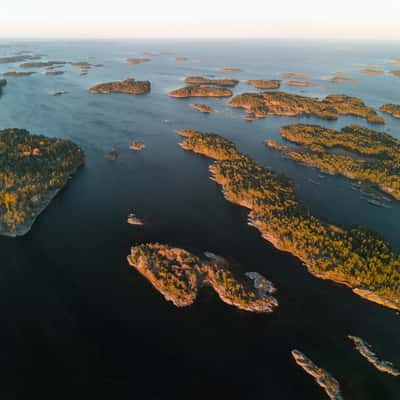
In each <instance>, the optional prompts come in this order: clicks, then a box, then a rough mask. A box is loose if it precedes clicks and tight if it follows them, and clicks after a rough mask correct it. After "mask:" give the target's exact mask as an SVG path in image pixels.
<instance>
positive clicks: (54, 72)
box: [45, 71, 64, 76]
mask: <svg viewBox="0 0 400 400" xmlns="http://www.w3.org/2000/svg"><path fill="white" fill-rule="evenodd" d="M45 75H46V76H60V75H64V71H46V72H45Z"/></svg>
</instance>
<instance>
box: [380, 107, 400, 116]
mask: <svg viewBox="0 0 400 400" xmlns="http://www.w3.org/2000/svg"><path fill="white" fill-rule="evenodd" d="M379 109H380V110H381V111H382V112H384V113H386V114H390V115H391V116H392V117H393V118H400V105H398V104H384V105H383V106H381V107H380V108H379Z"/></svg>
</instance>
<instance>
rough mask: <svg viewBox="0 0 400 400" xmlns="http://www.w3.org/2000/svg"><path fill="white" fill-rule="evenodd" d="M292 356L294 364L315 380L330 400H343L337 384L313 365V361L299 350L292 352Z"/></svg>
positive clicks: (323, 371)
mask: <svg viewBox="0 0 400 400" xmlns="http://www.w3.org/2000/svg"><path fill="white" fill-rule="evenodd" d="M292 356H293V358H294V360H295V361H296V364H297V365H299V366H300V367H301V368H303V369H304V371H306V372H307V374H309V375H311V376H312V377H313V378H314V379H315V381H316V382H317V383H318V385H319V386H321V387H322V388H323V389H324V390H325V393H326V394H327V395H328V397H329V398H330V399H331V400H343V396H342V394H341V392H340V385H339V382H338V381H337V380H336V379H335V378H334V377H333V376H332V375H331V374H330V373H329V372H327V371H325V370H323V369H322V368H320V367H319V366H318V365H316V364H314V362H313V361H311V360H310V359H309V358H308V357H307V356H306V355H305V354H303V353H302V352H300V351H299V350H292Z"/></svg>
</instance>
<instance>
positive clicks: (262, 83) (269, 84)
mask: <svg viewBox="0 0 400 400" xmlns="http://www.w3.org/2000/svg"><path fill="white" fill-rule="evenodd" d="M246 83H247V84H248V85H251V86H254V87H255V88H257V89H264V90H267V89H279V88H280V87H281V81H280V80H277V79H270V80H263V79H250V80H248V81H246Z"/></svg>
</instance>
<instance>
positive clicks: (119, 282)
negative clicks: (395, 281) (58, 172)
mask: <svg viewBox="0 0 400 400" xmlns="http://www.w3.org/2000/svg"><path fill="white" fill-rule="evenodd" d="M0 43H10V44H11V47H10V48H8V49H7V48H0V56H1V55H8V54H10V53H13V52H15V51H20V50H30V51H34V52H37V53H41V54H45V55H46V58H45V59H50V60H52V59H53V60H54V59H59V60H67V61H80V60H86V61H89V62H92V63H102V64H104V67H103V68H94V69H92V70H90V72H89V74H88V76H80V75H79V69H77V68H74V67H72V66H66V67H65V68H63V70H65V71H66V73H65V75H63V76H57V77H51V76H45V75H44V74H42V73H41V72H40V71H38V73H36V74H35V75H33V76H31V77H27V78H8V85H7V87H6V88H5V89H4V92H3V96H2V97H1V98H0V128H8V127H17V128H26V129H28V130H30V131H31V132H34V133H40V134H45V135H48V136H57V137H62V138H68V139H72V140H74V141H75V142H76V143H78V144H79V145H80V146H81V147H82V148H83V149H84V151H85V153H86V165H85V166H84V167H83V168H82V169H81V170H80V171H79V172H78V173H77V175H76V176H75V177H74V179H73V180H71V182H70V184H69V185H68V187H67V188H66V189H65V190H63V191H62V192H61V193H60V194H59V195H58V196H57V198H56V199H55V200H54V201H53V202H52V203H51V205H50V206H49V207H48V209H47V210H46V211H45V212H44V213H43V214H42V215H41V216H40V217H39V219H38V220H37V222H36V223H35V225H34V227H33V229H32V231H31V232H30V233H29V234H28V235H26V236H24V237H21V238H17V239H10V238H5V237H1V238H0V254H1V267H0V381H1V385H0V394H1V399H2V400H3V399H4V400H5V399H7V400H8V399H24V400H25V399H71V398H73V399H81V398H82V399H95V398H107V399H139V400H142V399H143V400H150V399H154V400H167V399H168V400H170V399H171V400H180V399H206V398H207V399H231V400H233V399H255V398H258V399H274V400H289V399H290V400H292V399H294V398H296V399H304V400H320V399H321V398H325V397H324V396H325V394H324V393H323V391H322V390H321V389H320V388H319V387H318V386H317V384H316V383H315V382H314V381H313V379H312V378H311V377H310V376H308V375H307V374H305V372H304V371H302V370H301V369H300V368H299V367H298V366H297V365H296V364H295V363H294V361H293V359H292V358H291V355H290V351H291V350H292V349H294V348H298V349H299V350H301V351H303V352H304V353H306V354H307V355H308V356H309V357H310V358H312V359H313V360H314V361H315V362H316V363H317V364H319V365H320V366H322V367H323V368H325V369H326V370H328V371H330V372H331V373H332V375H334V376H335V377H336V378H337V379H338V380H339V381H340V383H341V387H342V391H343V395H344V398H345V399H346V400H348V399H350V400H375V399H376V400H389V399H390V400H398V399H400V383H399V379H398V378H397V379H396V378H394V377H392V376H389V375H385V374H383V373H380V372H378V371H377V370H375V369H374V368H373V367H372V366H371V365H370V364H368V363H367V362H366V361H365V360H364V359H363V358H361V356H360V355H359V354H358V353H356V352H355V351H353V349H352V343H351V342H350V341H349V340H348V339H347V337H346V336H347V334H353V335H357V336H361V337H363V338H364V339H366V340H367V341H368V342H370V343H371V344H372V345H373V347H374V349H375V350H376V351H377V353H378V354H379V355H381V356H382V357H383V358H384V359H388V360H391V361H393V362H394V363H395V364H397V365H398V366H400V335H399V334H400V320H399V316H398V315H396V313H395V312H394V311H391V310H389V309H386V308H383V307H380V306H378V305H376V304H373V303H370V302H368V301H366V300H363V299H361V298H359V297H357V296H355V295H353V294H352V292H351V291H350V290H349V289H347V288H345V287H342V286H339V285H337V284H334V283H331V282H326V281H322V280H319V279H316V278H314V277H312V276H311V275H310V274H308V273H307V271H306V270H305V268H304V267H302V266H301V264H300V262H299V261H298V260H297V259H296V258H294V257H293V256H291V255H290V254H286V253H282V252H280V251H277V250H275V249H274V248H273V247H272V246H271V245H270V244H269V243H268V242H266V241H264V240H262V239H261V238H260V236H259V233H258V232H257V231H256V230H255V229H254V228H251V227H249V226H247V224H246V215H247V212H246V211H245V210H244V209H243V208H241V207H239V206H235V205H232V204H230V203H228V202H226V201H225V200H224V198H223V197H222V195H221V192H220V189H219V187H218V186H217V185H216V184H215V183H213V182H212V181H210V180H209V174H208V166H209V164H210V162H209V160H207V159H205V158H202V157H199V156H196V155H194V154H192V153H186V152H184V151H182V150H181V149H180V147H179V146H178V142H179V138H178V137H177V135H176V134H175V130H176V129H182V128H194V129H198V130H203V131H212V132H216V133H219V134H220V135H222V136H224V137H227V138H229V139H231V140H233V141H234V142H235V143H236V144H237V146H238V148H239V149H240V150H241V151H243V152H245V153H247V154H249V155H251V156H252V157H253V158H254V159H256V160H257V161H258V162H259V163H261V164H263V165H267V166H271V167H272V168H273V169H274V170H276V171H279V172H283V173H286V174H288V175H289V176H291V177H292V178H293V179H294V180H295V182H296V187H297V190H298V194H299V196H300V198H301V199H302V200H303V201H304V203H305V204H306V205H307V207H308V208H309V209H310V210H311V211H312V212H313V213H314V214H315V215H317V216H318V217H320V218H321V219H323V220H324V221H327V222H331V223H335V224H340V225H344V226H351V225H357V224H358V225H363V226H365V227H368V228H371V229H373V230H376V231H378V232H380V233H381V234H383V235H384V236H385V238H386V239H387V240H389V241H390V242H391V243H392V244H393V246H394V247H395V248H396V249H397V250H398V251H400V203H395V204H393V206H392V208H390V209H385V208H375V207H372V206H371V205H369V204H368V203H367V202H366V201H365V200H363V199H361V198H360V193H358V192H355V191H353V190H351V186H350V182H349V181H348V180H346V179H344V178H340V177H326V178H324V179H320V178H319V177H318V172H317V171H315V170H313V169H309V168H306V167H302V166H299V165H297V164H295V163H293V162H292V161H289V160H285V159H284V158H282V157H281V155H280V154H279V153H278V152H275V151H273V150H269V149H267V148H266V147H265V146H264V145H263V141H264V140H265V139H268V138H273V139H279V127H280V126H282V125H286V124H289V123H293V122H305V123H318V124H323V125H325V126H329V127H331V128H335V129H339V128H341V127H343V126H346V125H348V124H351V123H358V124H360V125H364V126H370V125H369V124H368V123H366V121H365V120H362V119H357V118H351V117H341V118H340V119H339V120H338V121H334V122H329V121H322V120H318V119H314V118H297V119H290V118H286V117H271V118H266V119H264V120H258V121H253V122H251V123H249V122H246V121H243V120H242V116H243V112H241V111H239V110H232V109H229V108H228V107H227V100H217V99H206V100H204V103H206V104H208V105H210V106H212V107H213V108H215V109H216V110H218V111H219V112H218V113H213V114H211V115H204V114H201V113H199V112H197V111H194V110H192V109H191V108H190V107H189V104H190V103H191V102H193V100H191V99H189V100H178V99H172V98H169V97H168V96H167V93H168V92H169V91H170V90H172V89H175V88H177V87H179V86H181V85H182V84H183V83H182V79H183V78H184V77H185V76H187V75H207V76H216V77H220V76H227V77H234V78H237V79H240V80H241V81H242V82H241V83H240V84H239V85H238V86H237V87H236V88H235V89H234V92H235V93H240V92H242V91H245V90H250V88H249V87H248V86H247V85H246V84H245V83H244V81H245V80H246V79H257V78H259V79H276V78H278V79H279V74H280V73H281V72H285V71H292V72H303V73H305V74H307V75H308V76H309V78H310V80H311V81H313V82H314V83H315V85H314V86H312V87H309V88H294V87H287V86H286V85H283V86H282V89H283V90H287V91H289V92H293V93H299V94H305V95H310V96H318V97H321V96H325V95H327V94H331V93H344V94H348V95H355V96H359V97H361V98H362V99H363V100H364V101H365V102H366V103H367V104H368V105H371V106H374V107H379V106H380V105H381V104H383V103H388V102H394V103H400V79H399V78H396V77H394V76H392V75H390V74H385V75H382V76H381V75H377V76H375V75H365V74H361V73H359V72H357V71H358V70H359V69H361V68H363V67H362V66H360V64H363V63H373V64H380V65H381V66H382V67H381V68H382V69H384V70H385V71H389V70H391V69H396V66H395V65H394V64H391V63H390V62H389V61H388V59H389V58H390V57H399V56H400V44H399V43H396V42H392V43H385V42H373V43H367V42H329V41H326V42H313V41H305V42H301V41H298V42H296V41H261V40H260V41H225V42H222V41H209V42H205V41H181V42H175V41H134V40H132V41H90V42H89V41H70V42H67V41H53V42H46V41H42V42H30V41H11V42H10V41H8V42H7V41H6V40H2V41H0ZM144 51H150V52H166V51H168V52H173V53H174V54H176V56H185V57H188V60H187V61H186V62H180V63H177V62H176V61H175V57H174V56H166V55H164V56H157V57H153V59H152V61H151V62H148V63H144V64H140V65H128V64H126V63H125V59H126V58H127V57H137V56H141V53H142V52H144ZM89 57H90V58H89ZM220 67H238V68H241V69H242V72H240V73H236V74H223V73H220V72H219V71H218V68H220ZM17 68H18V65H12V64H3V65H0V72H5V71H7V70H15V69H17ZM397 69H400V68H399V67H398V68H397ZM337 71H346V72H348V75H347V76H349V77H351V78H354V79H355V80H356V81H357V82H356V83H342V84H340V83H339V84H334V83H330V82H327V81H326V78H328V77H331V76H332V75H333V74H334V73H335V72H337ZM128 76H132V77H135V78H137V79H149V80H151V81H152V91H151V93H150V94H148V95H144V96H127V95H107V96H102V95H93V94H89V93H88V88H89V87H91V86H92V85H94V84H96V83H99V82H103V81H111V80H119V79H123V78H126V77H128ZM55 90H65V91H67V92H68V93H67V94H65V95H63V96H60V97H53V96H51V93H52V92H53V91H55ZM387 119H388V124H387V125H385V126H384V127H383V126H379V127H376V126H375V128H377V129H384V130H386V131H387V132H389V133H390V134H392V135H393V136H395V137H397V138H400V121H399V120H397V121H396V120H394V119H392V118H391V117H390V116H388V117H387ZM135 139H136V140H140V141H143V142H144V143H145V144H146V149H145V150H144V151H142V152H140V153H137V154H132V152H131V151H130V150H129V149H128V145H129V143H130V141H132V140H135ZM112 146H115V147H117V148H118V149H119V150H120V157H119V158H118V160H117V161H115V162H110V161H107V160H106V159H105V157H104V156H105V154H106V153H107V152H108V151H109V150H110V148H111V147H112ZM310 178H311V179H312V180H318V181H320V185H315V184H312V183H311V182H310V181H309V179H310ZM133 210H135V211H136V212H137V214H138V215H139V216H140V217H143V218H144V220H145V225H144V226H143V227H134V226H130V225H128V224H127V223H126V218H127V214H128V213H129V212H130V211H133ZM153 241H158V242H162V243H169V244H171V245H176V246H179V247H183V248H186V249H188V250H191V251H193V252H195V253H197V254H201V253H202V252H203V251H205V250H208V251H212V252H215V253H217V254H221V255H223V256H226V257H228V258H229V259H231V260H232V261H233V262H234V263H235V265H237V268H238V269H240V270H242V271H259V272H261V273H262V274H264V275H265V276H266V277H268V278H269V279H270V280H272V281H273V282H274V284H275V285H276V287H277V288H278V293H277V298H278V300H279V302H280V307H279V308H278V309H277V310H276V311H275V312H274V313H273V314H271V315H257V314H251V313H245V312H241V311H239V310H237V309H235V308H232V307H230V306H228V305H226V304H224V303H222V302H221V301H220V300H219V299H218V297H217V296H216V295H215V294H214V293H213V292H212V291H211V290H208V289H204V290H203V291H202V292H201V294H200V296H199V298H198V300H197V302H196V303H195V304H194V305H193V306H192V307H188V308H185V309H178V308H175V307H174V306H173V305H172V304H171V303H167V302H166V301H165V300H164V299H163V297H162V296H161V295H160V294H159V293H158V292H156V291H155V290H154V289H153V288H152V287H151V285H150V284H149V283H148V282H147V281H146V280H145V279H144V278H142V277H141V276H139V274H138V273H137V272H136V271H135V270H134V269H132V268H130V267H129V266H128V264H127V262H126V256H127V255H128V253H129V251H130V247H131V246H132V245H135V244H137V243H143V242H153Z"/></svg>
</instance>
